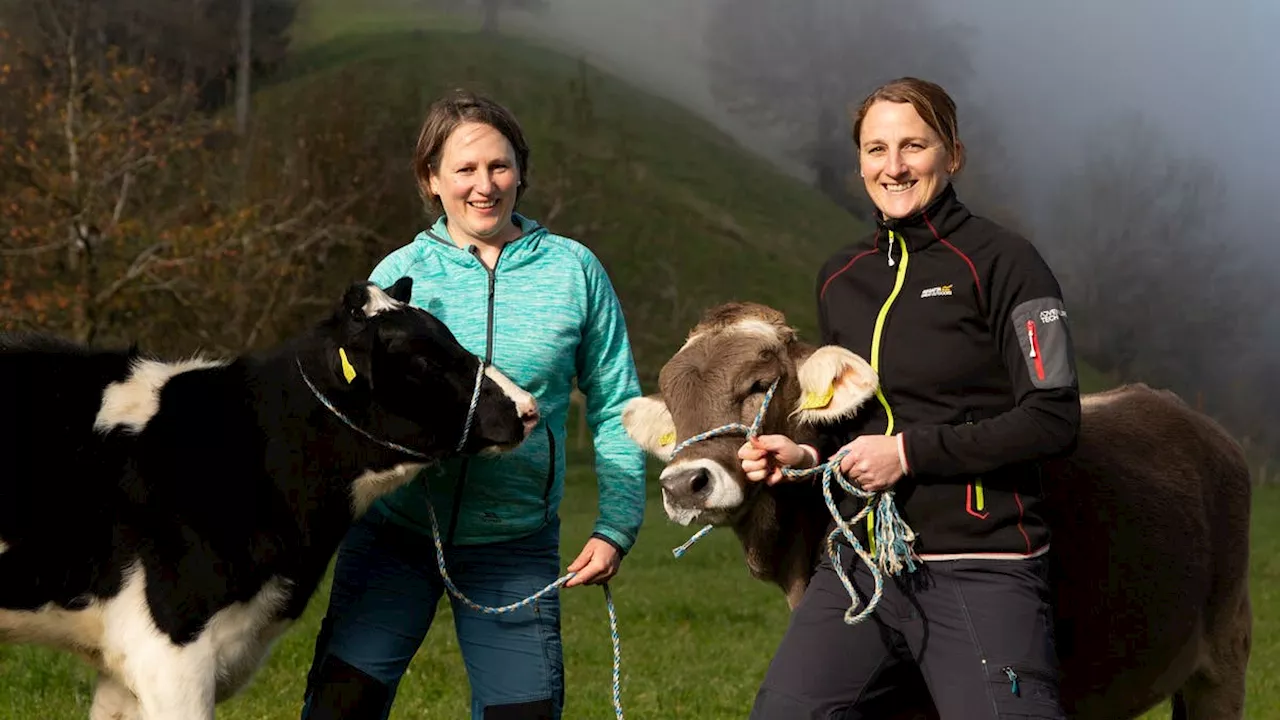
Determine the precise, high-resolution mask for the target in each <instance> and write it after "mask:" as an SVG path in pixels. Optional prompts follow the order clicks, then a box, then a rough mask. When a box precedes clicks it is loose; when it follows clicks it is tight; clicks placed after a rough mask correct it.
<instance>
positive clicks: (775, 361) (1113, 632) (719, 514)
mask: <svg viewBox="0 0 1280 720" xmlns="http://www.w3.org/2000/svg"><path fill="white" fill-rule="evenodd" d="M775 379H777V380H778V381H779V382H778V388H777V391H776V394H775V396H774V399H773V400H772V402H771V404H770V407H769V409H768V412H767V414H766V417H765V418H764V420H763V425H762V430H761V432H763V433H776V432H782V433H787V434H790V435H791V436H792V437H794V438H796V439H797V440H800V441H808V440H812V437H811V435H812V433H813V428H814V427H815V426H817V425H820V424H822V423H823V422H827V421H830V420H833V419H836V418H839V417H842V416H845V415H848V414H852V413H854V412H856V411H857V409H858V406H859V405H861V403H863V402H864V401H866V400H867V399H868V398H869V397H871V396H872V394H873V393H874V389H875V387H876V383H877V380H876V377H875V374H874V373H873V372H872V370H871V368H870V366H869V365H868V364H867V363H866V362H865V361H863V360H862V359H861V358H859V357H858V356H856V355H854V354H853V353H851V352H849V351H848V350H845V349H843V348H840V347H837V346H825V347H821V348H815V347H814V346H812V345H806V344H805V343H803V342H801V341H799V340H798V339H797V337H796V333H795V331H794V329H792V328H791V327H789V326H788V325H787V324H786V319H785V317H784V316H783V315H782V314H781V313H779V312H778V311H776V310H774V309H772V308H768V307H765V306H761V305H756V304H752V303H731V304H727V305H722V306H719V307H716V308H713V309H711V310H709V311H708V312H707V313H706V315H705V316H704V318H703V320H702V322H700V323H699V324H698V325H697V326H696V327H694V329H693V331H692V332H691V333H690V335H689V339H688V341H687V342H686V343H685V345H684V347H682V348H681V349H680V350H679V352H677V353H676V354H675V356H674V357H672V358H671V360H670V361H669V362H667V364H666V365H665V366H664V367H663V369H662V372H661V374H660V377H659V388H660V390H661V392H660V393H659V394H656V395H650V396H647V397H643V398H637V399H636V400H633V401H632V403H631V405H630V406H628V408H627V410H626V412H625V414H624V423H625V424H626V427H627V430H628V432H629V433H630V434H631V436H632V437H633V438H634V439H635V440H636V441H637V442H638V443H640V444H641V445H642V446H644V447H645V449H646V450H648V451H649V452H651V453H653V454H654V455H656V456H658V457H659V458H662V459H663V460H664V461H667V462H668V463H669V464H668V465H667V467H666V468H665V469H664V470H663V472H662V476H661V481H662V497H663V507H664V508H665V509H666V512H667V516H668V517H669V518H670V519H672V520H673V521H676V522H679V523H682V524H690V523H695V522H696V523H697V524H700V525H701V524H708V523H710V524H715V525H725V526H730V527H732V528H733V529H734V531H735V532H736V533H737V535H738V537H739V539H740V540H741V542H742V545H743V550H744V551H745V555H746V561H747V565H748V567H749V568H750V570H751V572H752V574H753V575H754V576H755V577H757V578H759V579H761V580H765V581H767V582H771V583H775V584H777V585H778V586H779V587H781V588H782V590H783V592H784V593H785V594H786V597H787V600H788V602H789V603H790V605H791V606H792V607H794V606H795V604H796V602H797V601H798V600H799V598H800V596H801V595H802V594H803V592H804V588H805V586H806V584H807V582H808V579H809V575H810V571H811V568H812V567H813V565H814V563H815V561H816V559H817V553H818V552H821V551H822V549H821V548H822V540H823V538H824V537H825V531H826V528H827V527H828V523H829V522H830V520H831V518H830V515H829V514H828V512H827V509H826V506H825V505H824V504H823V502H822V500H821V495H820V490H819V487H818V484H817V483H816V482H800V483H783V484H779V485H775V486H771V487H766V486H764V485H763V484H762V483H750V482H748V481H747V480H746V476H745V475H744V474H743V472H742V470H741V467H740V466H739V464H738V460H737V456H736V450H737V448H738V446H740V445H741V444H742V442H743V438H742V437H741V436H728V437H717V438H712V439H708V440H704V441H701V442H696V443H693V444H692V445H689V446H688V447H687V448H685V449H684V450H682V451H681V453H680V457H679V459H678V460H675V461H671V450H672V449H673V448H674V446H675V445H676V443H677V442H682V441H683V440H684V439H686V438H689V437H691V436H693V435H695V434H698V433H701V432H704V431H707V430H709V429H712V428H715V427H718V426H721V425H724V424H726V423H732V422H736V423H744V424H748V425H749V424H750V423H751V422H752V420H753V419H754V417H755V415H756V412H757V410H758V409H759V407H760V394H759V391H760V390H761V389H762V388H767V387H768V386H769V385H770V384H771V383H772V382H773V381H774V380H775ZM824 402H825V405H824V404H822V403H824ZM1081 404H1082V410H1083V418H1082V428H1081V434H1080V440H1079V444H1078V447H1077V449H1076V450H1075V452H1074V453H1073V454H1071V455H1070V456H1069V457H1067V458H1064V459H1062V460H1058V461H1054V462H1050V463H1047V464H1046V465H1045V487H1046V492H1047V493H1048V495H1049V502H1048V503H1047V505H1048V506H1049V507H1048V509H1047V512H1048V513H1049V516H1048V518H1047V520H1048V522H1049V524H1050V527H1051V528H1052V531H1053V549H1052V550H1051V552H1050V557H1051V562H1052V564H1053V566H1054V571H1053V572H1054V588H1055V589H1054V593H1055V619H1056V626H1057V638H1058V652H1059V655H1060V657H1061V660H1062V671H1063V675H1062V697H1063V704H1064V706H1065V708H1066V710H1067V712H1068V713H1069V714H1070V715H1071V716H1072V717H1079V718H1089V719H1090V720H1107V719H1109V718H1115V719H1116V720H1122V719H1128V718H1133V717H1136V716H1138V715H1140V714H1142V713H1143V712H1144V711H1146V710H1147V709H1149V708H1151V707H1152V706H1154V705H1156V704H1157V703H1159V702H1161V701H1163V700H1164V699H1166V698H1169V697H1170V696H1172V697H1173V698H1174V708H1175V709H1174V717H1176V718H1177V717H1181V718H1192V719H1195V720H1200V719H1202V718H1215V719H1217V718H1222V719H1224V720H1226V719H1230V720H1237V719H1238V718H1242V717H1243V713H1244V696H1245V669H1246V665H1247V664H1248V658H1249V648H1250V638H1251V632H1252V615H1251V612H1250V607H1249V594H1248V558H1249V514H1250V513H1249V511H1250V494H1251V484H1250V479H1249V471H1248V466H1247V464H1246V462H1245V459H1244V457H1243V454H1242V453H1241V451H1240V448H1239V447H1238V445H1237V444H1236V443H1235V442H1234V441H1233V440H1232V439H1231V438H1230V437H1229V436H1228V435H1227V433H1226V432H1224V431H1223V429H1222V428H1221V427H1219V426H1218V425H1217V424H1216V423H1215V422H1214V421H1213V420H1211V419H1210V418H1208V417H1206V416H1205V415H1203V414H1201V413H1198V412H1196V411H1194V410H1193V409H1191V408H1190V407H1188V406H1187V405H1186V404H1185V403H1183V402H1182V401H1181V400H1180V399H1179V398H1178V397H1177V396H1176V395H1174V394H1173V393H1170V392H1167V391H1161V390H1153V389H1151V388H1149V387H1147V386H1146V385H1141V384H1139V385H1126V386H1124V387H1120V388H1116V389H1114V390H1110V391H1107V392H1104V393H1097V394H1092V395H1085V396H1084V397H1083V398H1082V401H1081ZM818 405H821V406H820V407H817V406H818ZM906 520H907V522H908V523H909V522H910V518H906ZM695 551H696V549H695Z"/></svg>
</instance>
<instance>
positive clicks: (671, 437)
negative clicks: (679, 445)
mask: <svg viewBox="0 0 1280 720" xmlns="http://www.w3.org/2000/svg"><path fill="white" fill-rule="evenodd" d="M675 442H676V434H675V433H674V432H669V433H667V434H665V435H663V436H662V437H660V438H658V444H659V445H674V444H675Z"/></svg>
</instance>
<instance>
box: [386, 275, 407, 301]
mask: <svg viewBox="0 0 1280 720" xmlns="http://www.w3.org/2000/svg"><path fill="white" fill-rule="evenodd" d="M383 291H385V292H386V293H387V294H388V295H390V296H391V297H392V298H394V299H396V300H399V301H400V302H402V303H406V304H407V303H408V302H409V299H410V298H412V297H413V278H411V277H409V276H407V275H406V276H405V277H402V278H400V279H399V280H397V281H395V283H394V284H392V285H391V287H389V288H383Z"/></svg>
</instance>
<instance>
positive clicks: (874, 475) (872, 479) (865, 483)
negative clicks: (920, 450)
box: [840, 435, 902, 492]
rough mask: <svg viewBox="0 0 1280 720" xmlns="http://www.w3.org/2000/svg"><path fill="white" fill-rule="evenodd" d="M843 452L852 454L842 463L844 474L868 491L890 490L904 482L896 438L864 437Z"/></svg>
mask: <svg viewBox="0 0 1280 720" xmlns="http://www.w3.org/2000/svg"><path fill="white" fill-rule="evenodd" d="M841 450H848V451H849V454H848V455H845V456H844V459H842V460H841V461H840V472H842V473H844V475H845V477H847V478H849V479H850V480H852V481H853V482H854V484H856V485H857V486H858V487H860V488H862V489H863V490H866V491H867V492H880V491H882V490H888V489H889V488H891V487H893V485H894V483H896V482H898V480H900V479H902V460H901V459H900V457H899V455H898V438H897V437H896V436H892V435H862V436H860V437H857V438H854V440H853V442H851V443H849V444H848V445H845V446H844V447H843V448H841Z"/></svg>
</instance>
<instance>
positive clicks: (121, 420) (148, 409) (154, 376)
mask: <svg viewBox="0 0 1280 720" xmlns="http://www.w3.org/2000/svg"><path fill="white" fill-rule="evenodd" d="M226 364H227V363H226V361H225V360H207V359H204V358H192V359H190V360H183V361H181V362H175V363H169V362H158V361H156V360H139V361H137V362H135V363H134V364H133V367H132V368H131V369H130V373H129V377H127V378H125V379H124V380H121V381H120V382H114V383H111V384H110V385H108V386H107V387H106V389H105V390H103V391H102V405H101V406H100V407H99V408H98V416H97V417H96V418H94V421H93V429H94V430H97V431H98V432H106V431H108V430H110V429H112V428H115V427H124V428H128V429H129V430H132V431H133V432H141V431H142V428H144V427H146V426H147V423H148V422H150V421H151V418H152V417H154V416H155V414H156V413H157V412H159V410H160V390H161V389H162V388H164V385H165V383H167V382H169V380H170V379H171V378H173V377H174V376H176V375H181V374H182V373H185V372H191V371H193V370H206V369H209V368H216V367H222V366H223V365H226Z"/></svg>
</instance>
